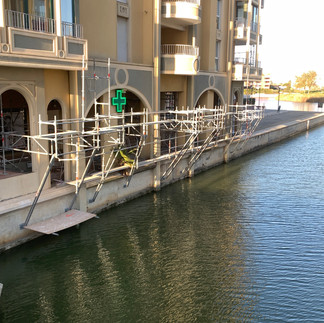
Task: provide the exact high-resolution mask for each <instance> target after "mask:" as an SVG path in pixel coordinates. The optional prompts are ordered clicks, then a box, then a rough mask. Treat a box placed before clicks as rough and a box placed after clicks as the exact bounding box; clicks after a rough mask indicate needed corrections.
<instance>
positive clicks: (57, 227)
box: [24, 210, 97, 234]
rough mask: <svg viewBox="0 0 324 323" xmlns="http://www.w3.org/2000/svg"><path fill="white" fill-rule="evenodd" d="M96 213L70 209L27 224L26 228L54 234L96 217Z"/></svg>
mask: <svg viewBox="0 0 324 323" xmlns="http://www.w3.org/2000/svg"><path fill="white" fill-rule="evenodd" d="M96 216H97V215H96V214H93V213H87V212H82V211H79V210H70V211H67V212H65V213H63V214H60V215H57V216H55V217H53V218H50V219H47V220H44V221H41V222H38V223H34V224H31V225H27V226H25V227H24V228H25V229H28V230H32V231H36V232H40V233H44V234H53V233H56V232H59V231H62V230H65V229H67V228H71V227H73V226H75V225H77V224H80V223H82V222H85V221H87V220H90V219H92V218H94V217H96Z"/></svg>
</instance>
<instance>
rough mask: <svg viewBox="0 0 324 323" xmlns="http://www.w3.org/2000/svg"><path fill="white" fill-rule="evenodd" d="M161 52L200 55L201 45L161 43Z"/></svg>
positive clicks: (164, 53)
mask: <svg viewBox="0 0 324 323" xmlns="http://www.w3.org/2000/svg"><path fill="white" fill-rule="evenodd" d="M161 54H162V55H190V56H199V47H194V46H191V45H179V44H165V45H161Z"/></svg>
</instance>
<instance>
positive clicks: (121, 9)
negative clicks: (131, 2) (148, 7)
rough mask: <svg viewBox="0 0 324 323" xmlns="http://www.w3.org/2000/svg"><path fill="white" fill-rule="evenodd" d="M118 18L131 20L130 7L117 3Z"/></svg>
mask: <svg viewBox="0 0 324 323" xmlns="http://www.w3.org/2000/svg"><path fill="white" fill-rule="evenodd" d="M117 16H119V17H123V18H129V7H128V4H127V3H122V2H117Z"/></svg>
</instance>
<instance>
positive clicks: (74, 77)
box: [69, 71, 88, 212]
mask: <svg viewBox="0 0 324 323" xmlns="http://www.w3.org/2000/svg"><path fill="white" fill-rule="evenodd" d="M69 83H70V111H71V118H72V119H80V118H81V114H82V112H81V107H80V103H81V100H80V95H79V87H78V85H79V82H78V72H77V71H70V72H69ZM71 130H77V131H80V130H81V123H76V124H75V129H71ZM77 140H78V144H81V141H80V139H77ZM73 149H76V150H77V151H78V154H79V159H78V161H75V162H72V165H71V166H72V167H71V168H72V174H71V175H72V176H71V177H72V179H73V180H76V179H79V180H80V179H81V177H82V174H83V172H84V170H85V166H86V160H85V152H84V150H83V149H82V148H81V147H80V145H78V147H75V148H73ZM75 157H77V156H75ZM73 173H74V174H73ZM77 201H78V206H79V210H80V211H84V212H86V211H87V205H88V200H87V190H86V187H85V185H82V187H81V189H80V192H79V196H78V199H77Z"/></svg>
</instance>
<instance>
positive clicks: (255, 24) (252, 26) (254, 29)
mask: <svg viewBox="0 0 324 323" xmlns="http://www.w3.org/2000/svg"><path fill="white" fill-rule="evenodd" d="M251 31H253V32H254V33H257V32H258V23H256V22H252V23H251Z"/></svg>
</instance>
